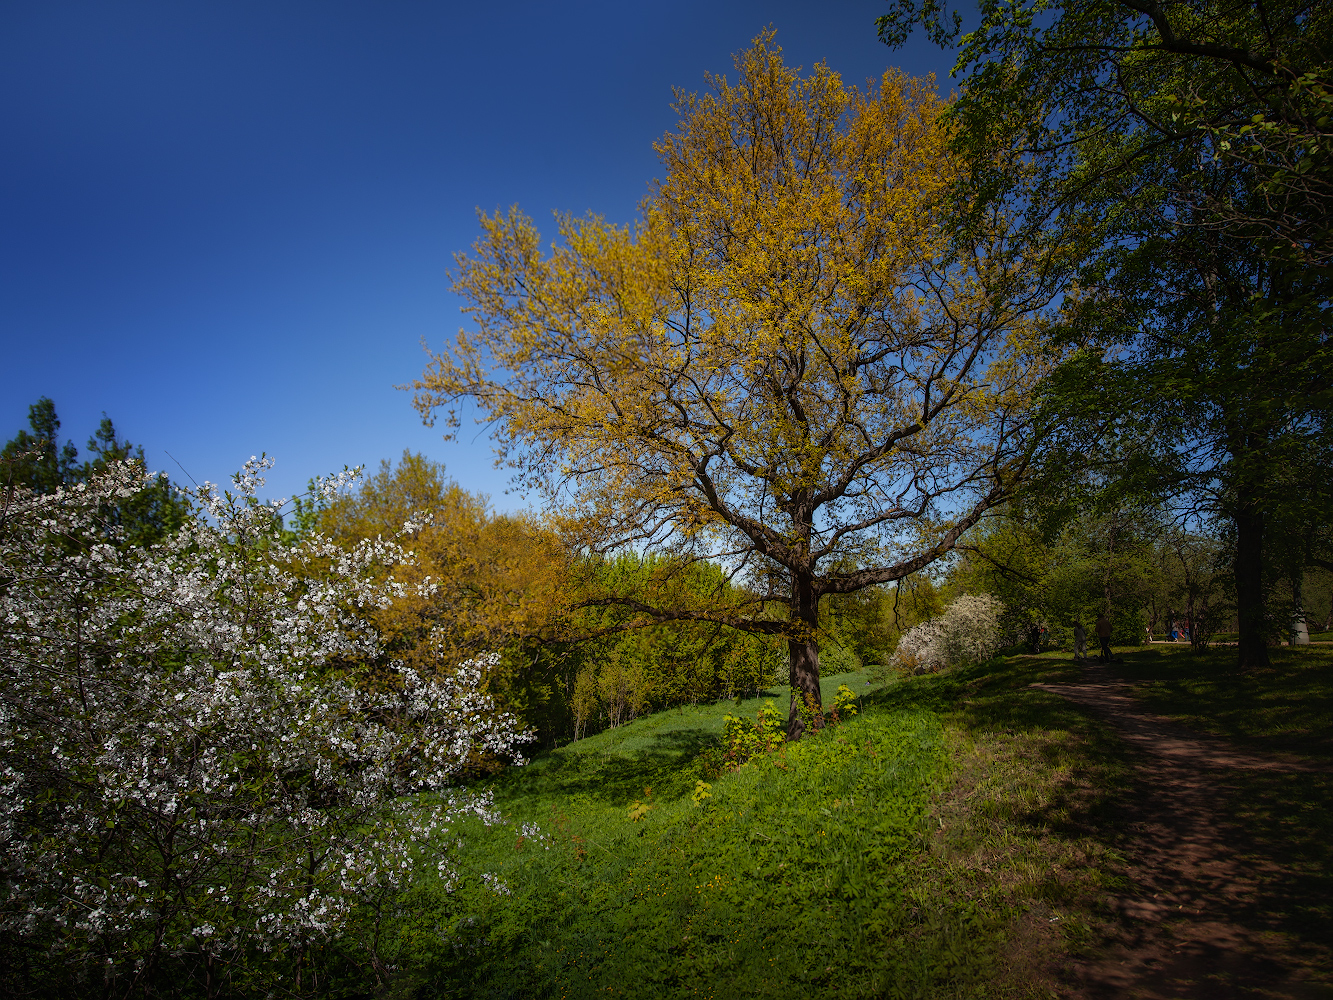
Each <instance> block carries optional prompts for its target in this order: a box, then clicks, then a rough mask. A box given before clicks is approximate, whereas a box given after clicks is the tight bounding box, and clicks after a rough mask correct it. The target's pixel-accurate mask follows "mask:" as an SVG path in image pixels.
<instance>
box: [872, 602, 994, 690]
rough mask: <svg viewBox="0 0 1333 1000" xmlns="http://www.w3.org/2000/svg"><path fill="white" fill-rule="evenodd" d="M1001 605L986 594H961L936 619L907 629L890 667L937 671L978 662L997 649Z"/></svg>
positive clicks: (987, 657) (990, 655) (899, 642)
mask: <svg viewBox="0 0 1333 1000" xmlns="http://www.w3.org/2000/svg"><path fill="white" fill-rule="evenodd" d="M1003 614H1004V605H1003V604H1002V603H1001V602H1000V601H999V599H998V598H995V597H992V596H991V595H990V594H979V595H972V594H964V595H963V596H962V597H959V598H958V599H957V600H955V601H954V602H953V603H952V604H950V605H949V607H948V609H947V610H946V611H945V612H944V614H942V615H941V616H940V617H938V618H932V619H931V620H930V621H927V622H922V623H921V624H920V625H917V626H916V627H915V628H912V629H909V630H908V631H907V632H906V633H904V634H903V637H902V638H901V639H900V640H899V641H898V648H897V649H896V650H895V651H894V653H893V660H892V661H891V662H892V664H893V665H894V666H898V667H903V668H906V669H909V670H916V671H927V670H939V669H940V668H942V667H947V666H953V665H956V664H960V663H980V662H981V661H983V660H987V659H990V657H992V656H994V655H995V651H996V650H997V649H999V648H1000V616H1001V615H1003Z"/></svg>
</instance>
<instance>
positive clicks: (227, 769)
mask: <svg viewBox="0 0 1333 1000" xmlns="http://www.w3.org/2000/svg"><path fill="white" fill-rule="evenodd" d="M268 464H269V463H268V461H267V460H262V461H255V460H252V461H251V462H250V463H248V464H247V466H246V468H245V470H244V471H243V472H242V473H240V474H238V475H237V476H236V477H235V489H234V491H228V492H220V491H218V490H217V489H216V488H215V487H213V486H212V485H211V484H205V485H204V486H203V487H201V488H199V489H198V490H196V491H194V492H192V493H190V494H189V498H190V501H191V504H192V508H193V516H192V517H191V518H190V519H189V520H188V521H187V523H186V524H185V526H184V527H183V528H182V529H181V530H180V531H178V532H176V533H175V534H173V535H171V536H170V537H168V538H167V540H166V541H164V542H162V543H160V544H158V545H155V546H153V547H152V548H150V549H144V548H139V547H135V546H130V545H125V544H122V543H121V542H122V540H121V539H119V538H118V537H117V529H116V528H115V527H114V526H113V519H109V518H108V517H107V512H108V511H109V510H113V509H114V508H115V507H116V505H117V504H120V503H123V502H125V501H126V500H128V499H130V498H133V497H134V496H135V495H137V494H138V493H139V492H140V491H143V490H145V489H147V488H149V487H151V486H152V485H153V483H154V481H153V480H152V479H151V478H150V477H148V476H146V475H145V474H144V473H143V472H142V471H141V470H140V469H139V468H138V467H137V466H135V465H132V464H126V465H117V466H113V467H112V468H111V469H109V470H108V471H107V472H106V474H104V475H102V476H100V477H97V478H95V479H93V480H92V481H90V482H87V483H81V484H79V485H77V486H74V487H72V488H67V489H61V490H59V491H57V492H55V493H52V494H46V495H41V494H34V493H31V492H28V491H26V490H24V489H22V488H17V487H12V486H11V487H9V488H8V489H7V490H6V492H5V494H4V496H3V507H0V935H3V936H4V939H5V941H6V942H8V943H7V945H6V946H5V947H4V949H3V950H4V956H3V958H0V961H5V962H7V963H9V964H10V966H11V967H10V968H9V969H7V970H0V972H2V973H3V975H4V976H5V977H7V978H8V979H9V980H10V981H11V982H16V981H17V980H15V977H16V976H19V975H20V973H19V972H17V971H16V969H15V965H16V963H18V962H19V961H20V960H21V962H22V963H23V964H24V965H26V966H32V965H33V964H35V965H36V966H37V967H40V968H41V969H44V970H46V972H47V973H48V974H54V975H59V976H64V977H67V978H68V977H75V978H79V977H83V978H86V979H87V980H88V981H89V985H92V984H94V983H95V984H96V985H97V987H98V989H99V991H105V992H106V993H107V994H108V995H111V994H113V993H115V994H120V995H134V994H136V993H139V994H145V995H146V994H150V993H157V992H162V991H163V985H162V984H163V982H164V981H167V982H168V986H167V988H166V989H165V992H167V993H172V994H177V993H182V992H187V991H189V992H198V993H201V994H203V995H209V996H211V995H214V994H217V993H220V992H223V991H229V990H232V989H235V988H237V987H238V986H240V987H242V988H243V985H244V984H242V983H239V982H237V978H238V977H243V976H244V975H245V972H244V969H245V965H244V964H243V963H242V961H241V959H243V958H244V957H245V956H247V955H249V956H254V955H256V954H257V953H262V952H268V953H270V954H271V955H275V956H276V957H277V958H278V959H279V960H280V962H281V963H282V966H283V968H285V969H286V970H287V971H288V973H289V975H290V977H291V979H292V980H293V981H290V982H289V983H288V984H287V986H286V988H287V989H289V990H290V989H294V990H296V991H297V992H300V991H301V989H302V986H303V983H302V976H303V975H304V976H305V977H306V980H305V984H304V985H305V986H306V987H307V988H308V987H309V986H310V985H311V984H310V972H309V971H307V970H309V969H311V965H310V961H309V959H308V956H309V954H310V952H311V949H312V946H314V945H316V944H317V943H320V942H324V941H328V940H329V939H331V938H334V937H337V936H338V935H339V934H340V933H341V932H342V931H343V930H344V928H345V927H346V926H347V923H348V921H349V919H350V918H351V916H352V915H353V913H354V912H356V913H364V912H371V913H374V912H377V910H376V907H377V905H378V904H380V903H382V902H383V900H384V898H386V896H389V895H392V894H393V893H395V892H396V891H397V890H398V888H399V887H401V886H402V885H404V884H405V882H406V880H407V879H408V878H410V877H414V876H415V875H416V874H417V872H418V870H419V869H420V868H421V867H422V866H423V865H424V866H429V869H430V871H431V872H432V873H436V872H438V874H439V875H441V876H443V877H445V878H448V877H449V873H450V863H449V860H448V845H449V843H450V838H449V826H450V824H451V823H452V822H453V820H454V819H455V818H456V817H458V816H459V815H460V813H461V812H463V811H473V812H480V813H481V814H483V815H484V816H485V815H488V809H489V804H488V800H487V799H486V798H485V797H484V796H478V795H473V794H469V793H467V792H466V791H465V790H464V789H463V788H461V787H460V786H459V785H458V781H459V779H460V777H461V776H463V775H464V773H465V772H466V769H467V767H468V764H469V761H470V760H475V759H476V757H477V756H478V755H481V754H492V755H500V756H503V757H508V758H511V759H514V760H516V761H519V762H521V758H520V757H518V754H517V750H516V747H517V745H518V744H519V743H520V742H522V741H523V740H524V739H525V738H526V737H525V735H524V734H522V733H521V732H520V731H519V728H518V725H517V723H516V721H515V720H514V719H513V718H511V717H509V716H507V715H502V714H499V713H497V712H496V711H495V710H494V707H493V705H492V703H491V701H490V699H489V698H487V697H486V696H484V695H482V694H481V693H479V691H478V684H479V682H480V680H481V674H482V670H483V667H484V666H485V665H484V664H481V663H477V662H469V663H465V664H463V665H461V666H459V667H457V668H456V669H451V670H445V671H441V672H439V673H438V674H437V675H433V676H431V677H423V676H419V675H417V674H415V673H413V672H411V671H408V670H405V669H403V668H402V667H401V665H397V664H392V663H389V664H386V663H385V662H384V658H383V657H382V656H380V655H379V650H378V648H377V642H376V637H375V634H374V633H373V631H372V630H371V628H370V627H369V626H368V625H367V624H366V623H365V621H364V619H363V617H362V614H363V612H365V611H368V610H369V609H371V608H373V607H377V606H383V604H384V603H385V602H387V601H388V600H389V599H390V598H391V597H392V596H393V594H394V593H395V591H396V589H400V587H399V585H397V584H395V582H394V580H393V575H392V567H393V566H394V565H396V564H400V563H402V562H404V561H405V560H407V559H409V558H410V554H409V553H407V552H405V551H404V550H403V549H402V548H401V547H400V546H399V545H398V544H397V543H396V542H394V541H392V540H387V541H386V540H383V539H376V540H374V541H371V542H366V543H363V544H361V545H359V546H358V547H356V548H354V549H350V550H349V549H345V548H340V547H338V546H335V545H333V544H332V543H331V542H329V541H327V540H326V539H324V538H322V537H320V536H318V535H310V536H307V537H296V536H294V535H293V534H292V533H289V532H285V531H284V530H283V527H282V520H281V517H280V516H279V514H280V504H274V503H264V502H261V501H259V500H258V499H256V496H255V493H256V490H257V489H258V488H259V487H260V486H262V483H263V479H262V472H263V470H264V469H265V468H266V467H267V465H268ZM349 478H350V476H349V475H347V474H345V475H344V476H341V477H334V478H333V479H329V480H324V481H321V482H320V483H319V484H318V490H317V492H318V493H319V494H321V495H323V496H325V497H328V496H332V495H333V494H335V493H336V492H337V491H338V490H339V489H340V488H341V487H342V486H344V485H345V484H346V483H347V481H348V480H349ZM358 908H360V909H358ZM373 939H374V938H373V935H372V941H373ZM367 964H368V965H370V966H371V967H372V968H373V969H374V970H375V973H376V975H382V974H383V973H384V972H385V971H386V970H385V968H384V965H383V963H382V962H381V961H380V958H379V956H378V954H376V952H375V948H374V947H373V944H372V945H371V946H370V947H369V955H368V961H367ZM52 970H57V971H55V972H52Z"/></svg>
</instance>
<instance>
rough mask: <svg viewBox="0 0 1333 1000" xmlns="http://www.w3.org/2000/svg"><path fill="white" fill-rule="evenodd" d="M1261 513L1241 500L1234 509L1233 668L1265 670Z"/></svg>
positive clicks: (1245, 499) (1266, 643)
mask: <svg viewBox="0 0 1333 1000" xmlns="http://www.w3.org/2000/svg"><path fill="white" fill-rule="evenodd" d="M1263 553H1264V512H1263V508H1261V507H1260V506H1259V504H1258V503H1256V502H1255V501H1254V500H1253V499H1251V498H1248V497H1243V498H1242V499H1241V500H1240V502H1239V503H1238V504H1237V507H1236V622H1237V628H1238V629H1239V632H1240V641H1239V642H1238V643H1237V646H1238V649H1237V654H1238V655H1237V666H1239V667H1240V668H1241V669H1242V670H1253V669H1256V668H1260V667H1266V666H1268V636H1267V634H1266V632H1267V629H1266V628H1265V621H1264V618H1265V614H1264V563H1263Z"/></svg>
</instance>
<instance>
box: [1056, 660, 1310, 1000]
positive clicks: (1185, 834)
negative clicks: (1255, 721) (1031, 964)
mask: <svg viewBox="0 0 1333 1000" xmlns="http://www.w3.org/2000/svg"><path fill="white" fill-rule="evenodd" d="M1032 686H1033V687H1034V688H1038V689H1040V690H1044V691H1049V692H1051V693H1053V694H1057V695H1060V696H1061V697H1064V698H1066V699H1068V700H1069V701H1071V702H1073V703H1075V704H1078V705H1080V706H1082V707H1085V708H1087V709H1089V710H1091V711H1093V712H1096V713H1097V714H1098V715H1100V716H1102V717H1103V718H1104V719H1105V720H1106V721H1107V722H1108V723H1110V725H1111V726H1112V727H1114V728H1115V730H1116V731H1117V732H1118V733H1119V735H1120V736H1121V737H1122V738H1123V740H1124V741H1125V743H1126V744H1127V745H1128V746H1129V747H1131V748H1132V749H1134V750H1136V751H1139V755H1138V757H1137V760H1136V761H1135V764H1136V769H1137V771H1138V774H1139V777H1140V781H1139V787H1138V789H1137V790H1136V795H1135V797H1134V799H1133V801H1131V802H1128V803H1127V804H1126V806H1125V809H1124V810H1123V814H1122V816H1121V823H1122V826H1121V841H1120V843H1119V844H1118V845H1117V847H1118V848H1119V850H1120V851H1121V852H1122V854H1123V856H1124V858H1125V864H1124V870H1123V875H1124V877H1125V885H1126V889H1125V890H1124V891H1123V892H1122V893H1121V894H1120V895H1118V896H1116V897H1115V898H1114V899H1113V906H1114V909H1115V911H1116V912H1115V919H1114V920H1113V921H1112V932H1111V941H1110V943H1109V947H1108V948H1107V949H1106V950H1105V951H1104V952H1103V953H1102V954H1101V955H1099V956H1097V957H1095V958H1091V959H1088V960H1084V961H1082V962H1080V963H1079V964H1078V965H1077V966H1076V967H1075V968H1074V970H1073V982H1072V983H1071V984H1070V985H1071V986H1072V987H1074V989H1075V991H1076V994H1077V995H1081V996H1084V997H1089V998H1098V1000H1100V998H1110V997H1117V998H1119V997H1125V998H1135V997H1137V998H1142V1000H1177V998H1181V1000H1183V998H1217V1000H1229V998H1242V997H1244V998H1251V997H1265V998H1291V1000H1305V998H1330V1000H1333V976H1331V973H1333V950H1330V947H1329V945H1330V943H1333V942H1330V938H1329V935H1328V931H1329V929H1330V924H1329V921H1328V907H1327V899H1326V894H1327V891H1328V888H1329V886H1328V879H1327V873H1326V872H1322V873H1319V874H1322V875H1323V876H1324V877H1322V878H1320V877H1317V876H1316V877H1315V878H1313V879H1312V878H1310V877H1308V876H1307V874H1306V873H1303V872H1301V871H1300V870H1298V869H1296V868H1293V867H1291V866H1288V865H1287V864H1284V862H1283V860H1281V859H1280V858H1279V857H1278V856H1276V855H1275V854H1274V852H1273V851H1272V850H1264V849H1260V850H1259V851H1256V850H1255V849H1254V848H1255V844H1254V842H1253V838H1252V837H1251V835H1250V833H1249V832H1247V831H1246V830H1244V829H1242V827H1241V825H1240V824H1238V823H1237V822H1236V821H1235V820H1234V819H1233V818H1232V815H1231V813H1232V810H1233V809H1234V808H1235V803H1236V802H1237V800H1238V798H1243V796H1245V795H1249V794H1254V793H1253V789H1254V780H1256V779H1268V780H1276V781H1280V780H1286V781H1291V780H1294V779H1292V778H1290V777H1287V776H1288V775H1291V774H1293V773H1299V774H1305V775H1309V778H1308V779H1304V780H1307V781H1309V782H1313V783H1318V784H1321V785H1323V786H1325V787H1327V786H1328V785H1329V779H1328V778H1327V777H1326V776H1327V775H1329V774H1330V773H1331V771H1333V769H1330V768H1329V767H1328V766H1326V765H1320V764H1312V763H1309V762H1307V761H1303V760H1301V759H1299V758H1296V757H1291V756H1286V755H1282V756H1279V755H1260V754H1256V753H1253V752H1248V751H1245V750H1241V749H1239V748H1237V747H1235V746H1233V745H1231V744H1229V743H1227V742H1226V741H1225V740H1221V739H1217V738H1214V737H1208V736H1201V735H1198V734H1196V733H1192V732H1189V731H1188V730H1186V729H1184V728H1182V727H1181V726H1179V725H1177V724H1175V723H1173V722H1171V721H1170V720H1168V719H1164V718H1162V717H1160V716H1156V715H1152V714H1151V713H1148V712H1145V711H1143V710H1142V709H1141V708H1140V707H1139V706H1138V704H1137V703H1136V701H1135V700H1134V698H1133V696H1132V695H1131V694H1130V689H1129V688H1128V686H1127V685H1126V684H1125V683H1124V682H1123V681H1122V680H1120V679H1119V678H1116V677H1115V676H1113V675H1110V674H1108V673H1107V671H1106V670H1105V668H1101V667H1093V668H1089V669H1088V670H1087V671H1086V672H1085V675H1084V678H1083V681H1082V683H1076V684H1034V685H1032ZM1247 776H1248V777H1247ZM1234 779H1246V780H1245V781H1243V782H1242V783H1243V784H1244V790H1242V789H1239V788H1238V787H1237V786H1236V784H1235V783H1234Z"/></svg>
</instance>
